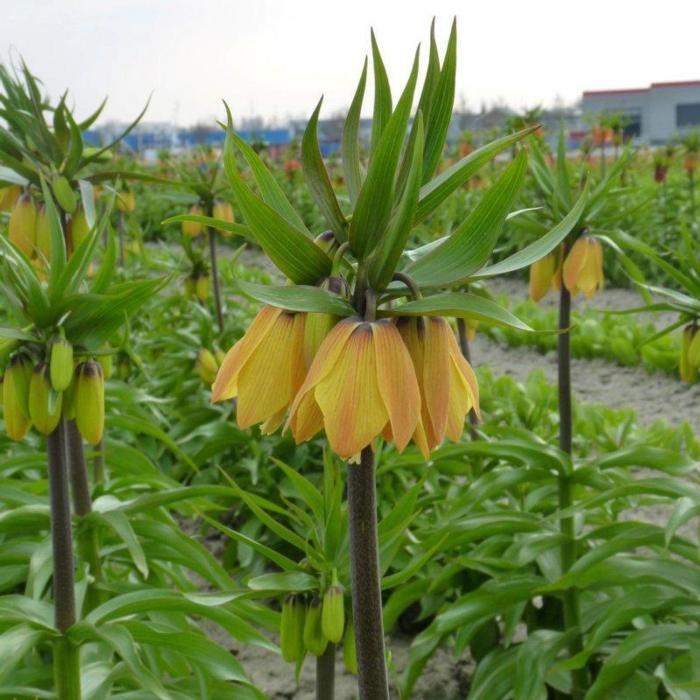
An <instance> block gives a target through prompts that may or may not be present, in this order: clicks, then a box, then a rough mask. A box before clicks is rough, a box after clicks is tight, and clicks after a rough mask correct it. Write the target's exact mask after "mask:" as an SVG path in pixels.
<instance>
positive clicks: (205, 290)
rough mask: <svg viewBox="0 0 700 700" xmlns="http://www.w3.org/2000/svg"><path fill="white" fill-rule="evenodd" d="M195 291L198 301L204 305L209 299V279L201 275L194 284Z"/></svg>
mask: <svg viewBox="0 0 700 700" xmlns="http://www.w3.org/2000/svg"><path fill="white" fill-rule="evenodd" d="M194 291H195V294H196V295H197V299H199V301H201V302H202V303H204V302H205V301H206V300H207V299H208V298H209V277H208V276H207V275H200V276H199V277H197V279H196V280H195V282H194Z"/></svg>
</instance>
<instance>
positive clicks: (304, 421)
mask: <svg viewBox="0 0 700 700" xmlns="http://www.w3.org/2000/svg"><path fill="white" fill-rule="evenodd" d="M288 424H289V427H290V428H291V431H292V435H293V436H294V441H295V442H296V443H297V445H298V444H300V443H302V442H305V441H306V440H310V439H311V438H312V437H313V436H314V435H316V433H318V432H319V431H320V430H321V429H322V428H323V414H322V413H321V409H320V408H319V407H318V404H317V403H316V397H315V396H314V392H313V391H309V392H307V393H306V394H305V395H304V398H303V399H302V400H301V401H300V402H299V404H298V405H297V407H296V409H295V411H294V413H293V414H291V416H290V419H289V423H288Z"/></svg>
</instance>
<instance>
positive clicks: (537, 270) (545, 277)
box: [529, 253, 557, 301]
mask: <svg viewBox="0 0 700 700" xmlns="http://www.w3.org/2000/svg"><path fill="white" fill-rule="evenodd" d="M556 267H557V260H556V256H555V255H554V253H549V254H548V255H545V256H544V257H543V258H541V259H540V260H537V261H536V262H534V263H532V265H530V286H529V293H530V299H532V301H539V300H540V299H542V297H544V296H545V295H546V294H547V292H548V291H549V290H550V289H551V288H552V281H553V279H554V274H555V272H556Z"/></svg>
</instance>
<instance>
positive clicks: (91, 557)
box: [65, 420, 102, 610]
mask: <svg viewBox="0 0 700 700" xmlns="http://www.w3.org/2000/svg"><path fill="white" fill-rule="evenodd" d="M65 426H66V452H67V455H68V470H69V474H70V483H71V491H72V493H73V510H74V511H75V514H76V515H77V516H78V517H80V518H83V517H85V516H86V515H89V514H90V513H91V512H92V497H91V495H90V484H89V483H88V476H87V465H86V463H85V453H84V451H83V438H82V436H81V435H80V431H79V430H78V426H77V425H76V423H75V421H74V420H69V421H66V423H65ZM78 551H79V553H80V557H81V559H83V560H85V561H87V562H88V564H89V566H90V574H91V575H92V577H93V579H94V581H95V582H97V581H99V580H100V579H101V577H102V564H101V562H100V543H99V539H98V532H97V530H96V529H95V528H85V527H81V528H80V530H79V531H78ZM97 605H99V593H98V592H97V591H96V590H95V586H94V584H91V585H90V586H89V587H88V595H87V598H86V601H85V607H86V608H87V610H91V609H93V608H94V607H96V606H97Z"/></svg>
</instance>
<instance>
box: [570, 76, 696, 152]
mask: <svg viewBox="0 0 700 700" xmlns="http://www.w3.org/2000/svg"><path fill="white" fill-rule="evenodd" d="M582 106H583V112H584V115H594V114H600V113H608V114H610V113H618V114H623V115H625V116H626V117H627V118H628V120H629V121H628V126H627V128H626V129H625V132H626V133H627V134H628V135H629V136H633V137H635V138H638V139H639V140H640V141H642V142H644V143H650V144H660V143H665V142H666V141H668V140H669V139H670V138H672V137H673V136H675V135H678V134H683V133H684V132H687V131H689V130H691V129H694V128H698V127H700V80H691V81H686V82H675V83H652V84H651V85H650V86H649V87H647V88H630V89H627V90H588V91H586V92H584V93H583V102H582Z"/></svg>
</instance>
